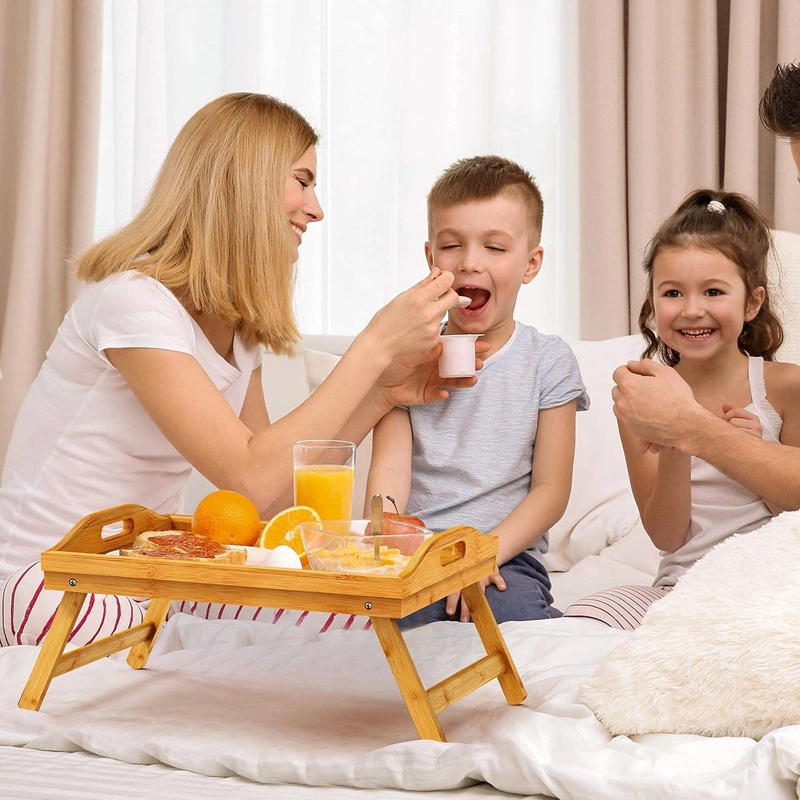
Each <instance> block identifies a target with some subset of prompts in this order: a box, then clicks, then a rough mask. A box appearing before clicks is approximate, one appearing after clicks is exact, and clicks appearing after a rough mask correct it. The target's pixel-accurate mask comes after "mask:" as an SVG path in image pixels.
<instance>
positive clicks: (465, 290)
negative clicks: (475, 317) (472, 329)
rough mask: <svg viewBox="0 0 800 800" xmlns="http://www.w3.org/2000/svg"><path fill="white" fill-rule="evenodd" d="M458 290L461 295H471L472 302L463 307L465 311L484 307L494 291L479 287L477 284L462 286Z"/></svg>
mask: <svg viewBox="0 0 800 800" xmlns="http://www.w3.org/2000/svg"><path fill="white" fill-rule="evenodd" d="M456 292H457V293H458V294H459V295H460V296H461V297H469V299H470V304H469V305H468V306H467V307H466V308H465V309H463V310H464V311H477V310H478V309H480V308H483V307H484V306H485V305H486V304H487V303H488V302H489V298H490V297H491V296H492V293H491V292H489V291H487V290H486V289H479V288H478V287H477V286H462V287H461V288H460V289H457V290H456Z"/></svg>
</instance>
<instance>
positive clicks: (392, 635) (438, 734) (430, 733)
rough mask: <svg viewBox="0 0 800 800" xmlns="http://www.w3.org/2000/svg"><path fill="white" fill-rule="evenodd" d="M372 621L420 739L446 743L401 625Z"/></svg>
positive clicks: (375, 619) (394, 622) (380, 619)
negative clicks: (401, 631)
mask: <svg viewBox="0 0 800 800" xmlns="http://www.w3.org/2000/svg"><path fill="white" fill-rule="evenodd" d="M370 619H371V620H372V627H373V628H374V629H375V633H376V634H377V635H378V640H379V641H380V643H381V647H382V648H383V652H384V653H385V655H386V660H387V661H388V662H389V666H390V667H391V670H392V673H393V674H394V679H395V680H396V681H397V687H398V688H399V689H400V694H402V695H403V699H404V700H405V702H406V707H407V708H408V713H409V714H411V719H412V720H413V722H414V727H415V728H416V729H417V733H418V734H419V737H420V739H433V740H434V741H437V742H446V741H447V739H445V737H444V731H443V730H442V726H441V725H440V724H439V720H438V719H437V717H436V714H435V713H434V710H433V706H432V705H431V701H430V699H429V698H428V693H427V692H426V690H425V687H424V686H423V684H422V680H421V679H420V677H419V673H418V672H417V668H416V667H415V666H414V662H413V661H412V660H411V654H410V653H409V652H408V647H406V643H405V641H404V639H403V635H402V634H401V633H400V629H399V628H398V627H397V622H396V621H395V620H393V619H386V618H384V617H370Z"/></svg>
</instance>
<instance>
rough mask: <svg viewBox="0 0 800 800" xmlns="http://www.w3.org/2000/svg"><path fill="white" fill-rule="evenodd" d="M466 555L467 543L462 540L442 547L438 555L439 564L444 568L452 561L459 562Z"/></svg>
mask: <svg viewBox="0 0 800 800" xmlns="http://www.w3.org/2000/svg"><path fill="white" fill-rule="evenodd" d="M466 553H467V543H466V542H465V541H464V540H463V539H462V540H461V541H460V542H455V543H454V544H451V545H448V546H447V547H443V548H442V549H441V552H440V553H439V563H440V564H441V565H442V566H443V567H446V566H447V565H448V564H452V563H453V562H454V561H460V560H461V559H462V558H464V556H465V555H466Z"/></svg>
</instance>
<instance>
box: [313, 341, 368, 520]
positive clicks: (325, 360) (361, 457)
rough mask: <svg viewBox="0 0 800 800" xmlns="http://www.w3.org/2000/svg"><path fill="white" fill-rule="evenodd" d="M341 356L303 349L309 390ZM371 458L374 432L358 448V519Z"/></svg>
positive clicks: (355, 507)
mask: <svg viewBox="0 0 800 800" xmlns="http://www.w3.org/2000/svg"><path fill="white" fill-rule="evenodd" d="M340 358H341V356H335V355H333V354H331V353H323V352H321V351H320V350H308V349H306V350H303V360H304V362H305V365H306V380H307V381H308V391H309V392H315V391H316V390H317V389H318V388H319V385H320V384H321V383H322V382H323V381H324V380H325V378H327V377H328V375H330V373H331V371H332V370H333V368H334V367H335V366H336V365H337V364H338V363H339V359H340ZM371 458H372V432H370V433H369V434H368V435H367V436H366V438H365V439H364V441H363V442H361V444H360V445H359V446H358V447H357V448H356V476H355V486H354V487H353V516H354V518H356V519H361V518H362V516H363V513H364V496H365V495H366V491H367V475H368V474H369V462H370V459H371Z"/></svg>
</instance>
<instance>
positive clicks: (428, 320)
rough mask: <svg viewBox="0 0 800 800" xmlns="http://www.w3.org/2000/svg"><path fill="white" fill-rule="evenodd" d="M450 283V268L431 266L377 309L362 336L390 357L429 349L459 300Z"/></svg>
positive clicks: (418, 353) (411, 355) (400, 356)
mask: <svg viewBox="0 0 800 800" xmlns="http://www.w3.org/2000/svg"><path fill="white" fill-rule="evenodd" d="M452 284H453V273H452V272H441V271H440V270H438V269H436V268H434V269H433V270H431V273H430V275H428V276H427V277H426V278H425V279H424V280H421V281H420V282H419V283H418V284H416V285H415V286H412V287H411V288H410V289H407V290H406V291H405V292H401V293H400V294H399V295H397V297H395V298H394V300H392V301H390V302H389V303H387V305H385V306H384V307H383V308H382V309H381V310H380V311H378V313H377V314H375V316H374V317H373V318H372V319H371V320H370V322H369V325H367V327H366V328H365V329H364V332H363V334H361V336H363V337H366V338H367V339H368V341H369V342H370V343H371V344H372V345H373V346H374V347H379V348H381V349H382V350H383V351H384V352H385V353H386V355H387V356H388V357H389V358H390V359H392V360H394V359H396V358H403V357H409V356H410V357H413V358H419V357H420V356H422V355H424V354H427V353H430V352H431V351H432V350H433V349H434V348H435V347H436V345H437V344H438V342H439V338H438V337H439V327H440V325H441V322H442V318H443V317H444V315H445V314H446V313H447V312H448V311H449V310H450V309H451V308H453V306H455V305H456V304H457V303H458V295H457V294H456V293H455V292H454V291H453V290H452V289H451V288H450V287H451V286H452Z"/></svg>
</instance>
